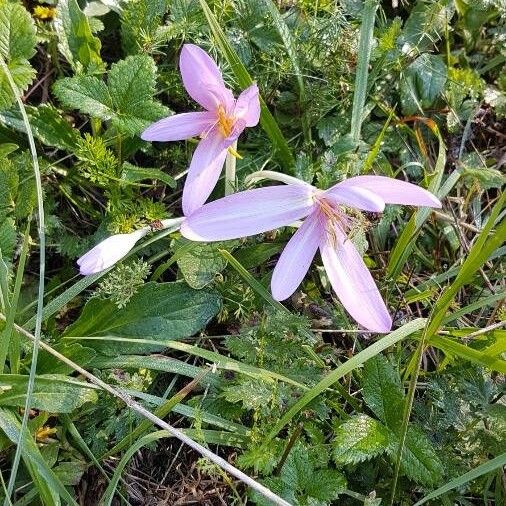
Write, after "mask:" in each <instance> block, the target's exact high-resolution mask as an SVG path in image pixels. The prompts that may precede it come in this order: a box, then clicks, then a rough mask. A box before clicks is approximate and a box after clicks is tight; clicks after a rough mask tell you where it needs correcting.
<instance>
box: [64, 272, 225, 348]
mask: <svg viewBox="0 0 506 506" xmlns="http://www.w3.org/2000/svg"><path fill="white" fill-rule="evenodd" d="M220 304H221V300H220V297H219V295H218V294H217V293H216V292H213V291H210V290H193V289H192V288H189V287H188V286H187V285H186V284H185V283H182V282H175V283H146V284H145V285H143V286H142V287H141V288H140V289H139V291H138V292H137V293H136V294H135V295H134V296H133V297H132V298H131V299H130V301H129V302H128V304H127V305H126V306H125V307H124V308H122V309H118V308H117V307H116V306H115V304H114V303H113V302H111V301H107V300H100V299H98V298H94V299H91V300H89V301H88V302H87V303H86V305H85V307H84V309H83V312H82V313H81V316H80V317H79V319H78V320H77V321H76V322H75V323H74V324H73V325H71V326H70V327H68V328H67V330H66V331H65V334H64V335H65V336H67V337H69V336H103V339H101V340H99V341H95V340H94V341H89V343H88V344H89V345H90V346H92V347H94V348H98V349H99V350H101V351H103V352H104V353H107V354H129V353H132V352H135V351H137V352H139V351H140V352H146V351H154V350H157V349H158V350H159V349H161V348H163V347H164V346H165V345H164V344H160V346H157V345H153V344H151V345H147V344H146V343H144V344H138V345H136V344H135V342H129V343H128V344H127V343H121V342H114V341H110V342H108V340H107V336H117V337H122V338H131V339H133V340H136V339H150V340H152V341H155V342H156V341H162V340H164V341H167V340H172V339H181V338H184V337H189V336H192V335H193V334H195V333H196V332H198V331H199V330H200V329H202V328H203V327H204V326H205V325H206V324H207V323H208V322H209V321H210V320H211V318H213V317H214V316H215V315H216V314H217V313H218V311H219V309H220ZM139 343H140V341H139Z"/></svg>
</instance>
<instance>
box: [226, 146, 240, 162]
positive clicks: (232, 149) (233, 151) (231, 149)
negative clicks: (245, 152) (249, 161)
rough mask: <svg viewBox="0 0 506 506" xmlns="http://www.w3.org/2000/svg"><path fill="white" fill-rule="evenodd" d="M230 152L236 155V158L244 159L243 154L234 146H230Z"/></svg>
mask: <svg viewBox="0 0 506 506" xmlns="http://www.w3.org/2000/svg"><path fill="white" fill-rule="evenodd" d="M228 152H229V153H230V154H231V155H232V156H235V157H236V158H239V160H242V156H241V155H240V154H239V153H238V152H237V151H236V150H235V149H234V148H233V147H232V146H229V147H228Z"/></svg>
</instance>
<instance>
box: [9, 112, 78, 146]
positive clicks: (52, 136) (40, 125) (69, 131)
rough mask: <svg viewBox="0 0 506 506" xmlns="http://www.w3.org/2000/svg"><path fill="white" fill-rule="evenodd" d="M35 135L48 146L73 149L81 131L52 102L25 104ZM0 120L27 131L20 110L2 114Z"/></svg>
mask: <svg viewBox="0 0 506 506" xmlns="http://www.w3.org/2000/svg"><path fill="white" fill-rule="evenodd" d="M25 108H26V112H27V114H28V118H29V120H30V125H31V127H32V131H33V135H34V136H35V137H36V138H37V139H38V140H39V141H40V142H42V143H43V144H45V145H46V146H54V147H56V148H59V149H62V150H65V151H73V150H74V149H75V148H76V144H77V141H78V139H79V131H78V130H77V129H76V128H73V127H72V126H71V125H70V124H69V123H68V122H67V121H66V120H65V118H64V117H63V115H62V112H61V111H59V110H58V109H56V107H53V106H52V105H50V104H42V105H39V106H38V107H33V106H29V105H27V106H25ZM0 121H1V122H2V123H3V124H4V125H6V126H9V127H11V128H14V129H16V130H18V131H19V132H22V133H25V126H24V123H23V118H22V117H21V113H20V112H19V111H18V110H14V111H13V110H11V111H8V112H5V113H3V114H0Z"/></svg>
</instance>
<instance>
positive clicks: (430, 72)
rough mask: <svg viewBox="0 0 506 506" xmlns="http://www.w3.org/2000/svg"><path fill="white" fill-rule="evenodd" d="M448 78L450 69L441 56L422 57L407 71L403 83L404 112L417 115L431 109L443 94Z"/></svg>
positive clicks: (402, 99) (425, 55)
mask: <svg viewBox="0 0 506 506" xmlns="http://www.w3.org/2000/svg"><path fill="white" fill-rule="evenodd" d="M447 77H448V69H447V67H446V64H445V62H444V61H443V58H442V57H441V56H439V55H437V56H436V55H431V54H428V53H424V54H422V55H420V56H419V57H418V58H417V59H416V60H415V61H414V62H413V63H412V64H411V65H409V67H408V68H407V69H406V70H405V72H404V76H403V79H402V81H401V103H402V109H403V112H404V113H405V114H415V113H416V112H421V111H423V110H424V109H426V108H428V107H430V106H431V105H432V104H433V103H434V101H435V100H436V98H437V97H438V96H439V95H440V94H441V93H442V92H443V90H444V87H445V84H446V79H447ZM420 110H421V111H420Z"/></svg>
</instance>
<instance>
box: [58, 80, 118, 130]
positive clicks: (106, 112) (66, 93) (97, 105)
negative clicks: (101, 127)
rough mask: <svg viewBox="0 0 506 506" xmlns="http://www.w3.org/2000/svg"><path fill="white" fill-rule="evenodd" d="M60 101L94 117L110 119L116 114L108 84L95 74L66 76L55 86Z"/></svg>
mask: <svg viewBox="0 0 506 506" xmlns="http://www.w3.org/2000/svg"><path fill="white" fill-rule="evenodd" d="M53 91H54V93H55V95H56V96H57V97H58V99H59V100H60V102H61V103H62V104H63V105H65V106H66V107H69V108H70V109H79V111H81V112H82V113H84V114H89V115H90V116H91V117H92V118H100V119H102V120H105V121H107V120H109V119H111V118H112V117H113V116H114V110H113V103H112V98H111V95H110V94H109V89H108V88H107V85H106V84H105V83H104V82H103V81H101V80H100V79H99V78H98V77H95V76H75V77H65V78H63V79H59V80H58V81H56V83H55V84H54V87H53Z"/></svg>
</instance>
